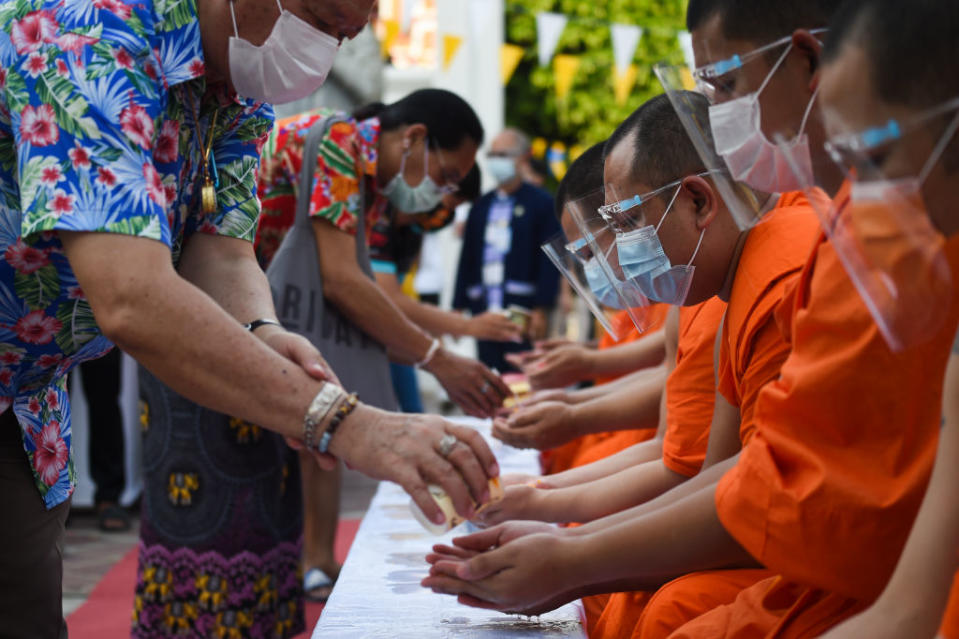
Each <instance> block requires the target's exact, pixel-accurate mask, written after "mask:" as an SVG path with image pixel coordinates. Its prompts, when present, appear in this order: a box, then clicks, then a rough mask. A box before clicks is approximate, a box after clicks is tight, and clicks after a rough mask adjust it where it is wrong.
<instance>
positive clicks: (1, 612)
mask: <svg viewBox="0 0 959 639" xmlns="http://www.w3.org/2000/svg"><path fill="white" fill-rule="evenodd" d="M69 510H70V502H69V500H68V501H66V502H64V503H62V504H60V505H59V506H57V507H55V508H53V509H51V510H47V508H46V506H45V505H44V503H43V499H42V498H41V497H40V492H39V491H38V490H37V486H36V484H35V483H34V480H33V473H32V472H31V471H30V463H29V461H28V460H27V454H26V453H25V452H24V450H23V443H22V442H21V439H20V426H19V425H18V424H17V422H16V418H14V416H13V411H12V410H7V411H6V412H5V413H3V415H0V512H2V513H3V514H4V523H3V525H2V526H0V637H3V639H66V636H67V625H66V622H65V621H64V619H63V526H64V524H65V522H66V520H67V512H69Z"/></svg>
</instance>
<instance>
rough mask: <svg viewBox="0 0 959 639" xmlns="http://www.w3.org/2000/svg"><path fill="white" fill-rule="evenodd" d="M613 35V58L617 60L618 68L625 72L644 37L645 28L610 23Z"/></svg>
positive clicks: (620, 71) (622, 72)
mask: <svg viewBox="0 0 959 639" xmlns="http://www.w3.org/2000/svg"><path fill="white" fill-rule="evenodd" d="M610 32H611V34H612V36H613V59H614V60H615V61H616V70H617V71H619V73H621V74H625V73H626V71H627V70H628V69H629V65H630V64H632V62H633V57H634V56H635V55H636V48H637V47H638V46H639V41H640V39H641V38H642V37H643V30H642V29H641V28H640V27H637V26H636V25H632V24H617V23H615V22H614V23H613V24H612V25H610Z"/></svg>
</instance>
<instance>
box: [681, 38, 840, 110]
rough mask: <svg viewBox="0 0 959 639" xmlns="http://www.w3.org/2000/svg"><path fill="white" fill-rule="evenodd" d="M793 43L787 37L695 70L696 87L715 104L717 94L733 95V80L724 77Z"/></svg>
mask: <svg viewBox="0 0 959 639" xmlns="http://www.w3.org/2000/svg"><path fill="white" fill-rule="evenodd" d="M826 31H828V29H813V30H811V31H810V33H811V34H812V35H820V34H823V33H825V32H826ZM791 42H792V36H791V35H789V36H785V37H783V38H780V39H778V40H776V41H775V42H770V43H769V44H767V45H765V46H762V47H759V48H758V49H754V50H752V51H750V52H749V53H744V54H743V55H739V54H736V55H733V56H732V57H729V58H725V59H723V60H718V61H716V62H713V63H711V64H706V65H703V66H701V67H698V68H697V69H695V70H693V78H695V80H696V86H697V88H699V90H700V91H702V92H703V93H704V94H706V97H707V98H709V101H710V102H713V101H714V97H715V94H716V93H719V92H722V93H732V90H733V87H734V86H735V81H734V79H733V78H725V79H724V78H723V76H725V75H728V74H729V73H732V72H733V71H736V70H737V69H741V68H743V67H744V66H745V65H746V64H747V63H749V62H752V61H753V60H755V59H757V58H758V57H760V56H762V55H763V54H765V53H767V52H769V51H772V50H773V49H776V48H778V47H782V46H785V45H787V44H789V43H791Z"/></svg>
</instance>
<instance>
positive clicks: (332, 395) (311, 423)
mask: <svg viewBox="0 0 959 639" xmlns="http://www.w3.org/2000/svg"><path fill="white" fill-rule="evenodd" d="M344 395H346V391H344V390H343V389H342V388H340V387H339V386H337V385H336V384H332V383H330V382H327V383H325V384H323V387H322V388H320V392H319V393H317V394H316V396H315V397H314V398H313V401H311V402H310V406H309V408H307V409H306V415H305V416H304V417H303V443H304V444H306V447H307V448H308V449H309V450H314V449H315V448H316V442H315V440H316V428H317V426H319V425H320V424H322V423H323V422H324V421H325V420H326V418H327V416H328V415H329V413H330V411H332V410H333V407H334V406H336V404H337V402H338V401H339V400H340V399H341V398H343V396H344Z"/></svg>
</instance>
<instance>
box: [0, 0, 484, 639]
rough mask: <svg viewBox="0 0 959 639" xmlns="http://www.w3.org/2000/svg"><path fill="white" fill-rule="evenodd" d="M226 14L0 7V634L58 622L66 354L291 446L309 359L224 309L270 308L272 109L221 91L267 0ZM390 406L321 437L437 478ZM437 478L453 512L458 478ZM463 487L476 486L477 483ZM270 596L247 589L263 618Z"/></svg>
mask: <svg viewBox="0 0 959 639" xmlns="http://www.w3.org/2000/svg"><path fill="white" fill-rule="evenodd" d="M369 5H370V2H369V1H361V0H357V1H355V2H350V1H348V0H330V1H328V2H327V1H324V2H319V1H315V2H313V1H311V0H306V1H305V2H303V3H300V4H299V5H298V7H297V11H298V12H299V14H300V16H302V17H301V18H300V17H299V16H294V18H299V19H300V20H301V21H304V20H309V21H310V22H311V23H312V25H313V26H311V28H312V29H314V30H315V32H316V33H319V29H320V28H322V29H324V30H325V31H327V32H328V33H330V34H332V35H333V36H334V37H337V38H340V37H343V36H344V35H350V34H352V33H355V32H356V30H358V29H359V28H360V27H361V26H362V24H363V23H364V22H365V21H366V18H367V16H368V12H369ZM231 8H232V5H228V4H225V3H224V4H213V3H205V2H204V3H201V4H200V5H199V6H196V5H195V4H194V2H193V1H192V0H178V1H176V2H170V1H165V0H153V1H151V0H145V1H144V0H137V1H136V2H133V1H129V2H127V1H125V0H77V1H74V2H66V3H64V2H59V1H58V0H12V1H7V2H3V3H0V252H2V254H3V260H2V261H0V364H2V366H0V409H2V410H0V413H2V414H0V456H2V462H3V463H2V464H0V494H2V495H3V496H4V499H5V501H4V511H5V512H4V515H5V523H4V526H3V532H2V536H0V628H2V633H3V634H4V636H10V637H30V638H46V637H58V636H60V635H61V633H65V626H64V624H63V618H62V614H61V601H62V595H61V592H60V583H61V575H62V566H61V563H60V555H59V551H58V550H57V547H58V541H59V539H60V538H61V536H62V532H63V521H64V519H65V517H66V512H67V508H68V503H69V497H70V495H71V493H72V491H73V487H74V483H75V478H76V472H75V469H74V465H73V460H72V456H71V441H70V439H71V429H70V409H69V400H68V396H67V393H66V388H65V380H66V376H67V373H68V372H69V371H70V369H71V368H72V367H73V366H74V365H75V364H76V363H78V362H80V361H84V360H87V359H91V358H94V357H97V356H99V355H101V354H102V353H103V352H105V351H106V350H107V349H109V348H110V346H111V341H113V342H115V343H117V344H119V345H120V346H122V347H123V348H124V349H125V350H126V351H127V352H129V353H130V354H131V355H133V356H134V357H136V358H137V359H138V360H139V361H140V362H141V363H143V364H144V365H145V366H146V367H147V368H149V369H150V370H151V371H153V372H154V373H155V374H156V375H157V377H159V378H160V379H162V380H164V381H165V382H167V383H169V384H171V386H172V387H173V388H174V389H175V390H178V391H179V392H182V393H183V394H184V395H186V396H188V397H190V398H191V399H193V400H196V401H201V402H203V403H204V404H205V405H208V406H211V407H213V408H216V409H219V410H224V411H225V410H229V411H230V412H232V413H234V414H237V415H240V416H242V417H244V418H245V419H248V420H250V421H251V422H253V423H257V424H260V425H262V426H264V427H266V428H268V429H270V430H273V431H276V432H278V433H281V434H283V435H286V436H288V437H289V438H291V441H301V440H302V432H303V431H302V429H303V418H304V414H305V412H306V408H307V407H308V406H309V404H310V402H311V401H312V399H313V398H314V397H315V396H316V395H317V393H318V392H319V390H320V389H321V388H322V385H323V382H322V381H320V380H319V379H318V378H322V377H323V376H324V375H325V374H326V373H325V369H324V366H323V362H322V359H321V358H320V357H319V354H318V353H316V351H315V349H314V348H312V346H310V345H309V344H308V343H306V342H305V340H302V339H300V338H298V337H297V336H295V335H291V334H289V333H286V332H284V331H282V330H281V329H279V328H277V327H276V326H270V325H267V326H264V327H263V328H260V329H259V330H257V332H256V334H255V336H254V335H252V334H251V331H248V330H245V329H244V328H243V325H242V324H241V322H252V321H253V320H256V319H259V318H266V319H269V318H273V317H275V311H274V309H273V305H272V300H271V296H270V293H269V289H268V287H267V285H266V282H265V280H264V278H263V275H262V272H261V271H260V269H259V266H258V265H257V263H256V260H255V258H254V254H253V250H252V244H251V242H250V240H252V237H253V234H254V231H255V228H256V221H257V218H258V215H259V202H258V199H257V197H256V183H255V174H256V170H257V166H258V155H259V151H260V146H261V144H262V142H263V141H264V139H265V136H266V135H267V133H268V132H269V129H270V126H271V121H272V109H271V108H270V107H269V106H268V105H264V104H261V103H257V102H254V101H252V100H247V99H243V98H239V97H237V96H236V94H235V93H233V92H232V90H231V88H230V84H229V78H230V71H229V69H230V66H231V62H232V60H231V59H230V56H229V55H228V53H227V52H228V50H229V48H230V47H229V45H228V43H229V41H230V38H231V36H237V37H236V38H234V40H240V39H241V38H240V37H239V36H241V35H242V38H243V39H248V40H247V43H248V44H254V45H257V44H260V43H262V42H264V41H265V40H266V39H267V37H268V36H269V35H270V34H271V32H272V30H273V29H274V26H275V25H276V24H280V23H279V22H278V21H277V17H278V16H279V14H280V11H279V10H278V8H277V3H276V2H275V1H267V0H246V1H245V2H242V3H240V5H239V6H237V7H235V18H236V20H235V23H233V22H232V21H231V20H230V11H231ZM307 9H309V10H307ZM288 22H289V21H288ZM234 24H235V29H236V30H234V28H233V26H234ZM226 25H230V26H229V27H227V26H226ZM314 71H316V72H317V74H316V75H320V76H321V74H322V71H323V70H322V69H315V70H314ZM305 88H306V89H307V90H309V89H310V88H311V87H309V86H306V87H305ZM211 165H215V166H217V167H218V169H219V170H218V173H217V174H218V176H219V177H218V180H219V184H217V185H216V186H215V190H214V193H213V200H214V201H213V202H212V206H211V207H209V208H208V209H207V210H206V211H204V210H203V208H202V207H201V206H200V195H201V187H202V186H203V185H204V183H205V180H204V173H205V172H207V171H209V169H210V167H211ZM171 258H172V259H171ZM174 264H175V265H176V269H175V268H174ZM238 320H239V321H238ZM256 338H259V339H256ZM291 360H292V361H293V362H294V363H295V365H293V366H291V365H290V364H291ZM390 420H391V418H390V417H389V416H385V415H383V414H380V413H376V412H372V410H371V409H368V408H366V407H360V408H358V409H357V410H356V411H354V413H353V414H352V415H351V416H350V417H349V418H348V419H347V420H346V421H345V422H344V424H343V427H342V428H341V429H340V430H339V431H338V432H337V437H335V438H333V440H332V443H331V449H330V450H331V452H332V453H333V454H336V455H342V456H343V457H344V458H346V459H347V460H348V461H350V462H351V464H353V465H354V466H355V467H357V468H359V469H361V470H363V471H365V472H367V473H377V474H378V476H381V477H392V478H395V479H397V480H398V481H401V483H403V484H404V485H405V486H406V487H407V488H408V489H409V490H414V491H418V490H422V491H425V487H422V486H421V485H422V483H423V480H422V479H419V480H418V481H413V480H412V479H411V477H412V475H413V474H416V473H420V474H422V473H425V475H423V476H426V477H436V478H437V479H439V477H438V475H439V472H438V470H437V468H438V467H441V466H440V464H445V465H446V466H449V463H448V462H446V461H445V460H443V459H442V458H441V457H440V456H439V455H438V453H437V452H436V451H435V442H436V441H437V440H438V439H439V438H440V437H441V436H442V435H443V433H445V432H451V430H452V429H453V428H454V427H452V426H449V425H446V424H442V423H438V422H435V421H432V422H430V421H427V420H421V421H409V420H406V421H401V420H399V419H396V420H395V421H393V422H391V421H390ZM384 427H396V428H399V429H400V432H401V433H405V435H401V441H400V443H399V445H398V447H397V448H396V450H394V451H392V452H390V453H389V461H388V462H384V458H383V455H386V454H387V453H386V451H382V450H378V449H376V445H375V441H376V439H377V438H376V436H375V433H376V432H377V431H379V430H380V429H382V428H384ZM457 434H458V435H459V436H460V437H461V439H465V440H467V441H469V442H470V446H458V447H457V448H461V449H463V450H464V452H465V451H471V454H470V455H468V457H469V458H470V459H471V460H472V461H469V460H463V461H464V462H465V463H472V464H483V467H485V468H487V469H489V467H490V466H489V464H491V463H492V458H491V456H490V455H489V453H488V449H486V448H485V447H483V446H481V445H479V444H476V443H475V440H473V441H470V437H469V435H467V434H465V433H460V432H459V431H457ZM403 442H406V443H405V444H404V443H403ZM473 454H476V455H479V456H480V458H481V459H482V460H484V461H483V462H479V461H477V460H476V458H475V457H474V456H473ZM457 457H461V455H457ZM451 459H452V456H451ZM431 464H432V465H433V470H432V471H430V470H429V469H428V468H427V467H428V466H430V465H431ZM185 475H186V474H182V473H181V476H179V477H178V476H176V473H174V476H173V484H174V486H173V488H175V489H176V490H173V491H171V492H172V493H173V494H174V495H175V497H176V498H177V499H179V500H182V499H185V498H192V499H197V498H200V497H201V496H203V495H208V494H209V491H207V492H204V487H203V486H200V487H199V489H198V490H197V491H194V492H192V493H191V494H190V497H185V495H184V491H183V490H181V489H186V490H188V491H189V489H190V487H191V486H192V485H193V484H192V482H191V481H190V480H191V478H190V477H188V476H185ZM452 475H454V476H455V477H454V481H453V484H452V485H451V486H450V488H451V489H452V490H453V491H454V492H458V493H459V496H460V498H461V502H460V506H461V509H462V510H463V512H466V511H467V510H468V508H467V504H468V501H469V500H468V494H469V492H470V490H471V489H470V488H467V486H466V485H465V483H464V480H462V479H456V477H459V475H457V474H456V473H452ZM473 486H474V487H473V489H472V490H473V491H474V492H475V494H479V491H480V486H485V481H484V482H473ZM422 501H423V503H424V504H426V508H427V509H428V510H430V505H429V504H428V503H427V501H426V499H425V498H424V499H422ZM195 583H196V588H197V589H198V590H202V591H203V592H204V593H207V594H209V597H207V599H206V601H210V602H213V601H219V599H217V597H216V594H217V592H219V591H218V590H216V589H215V588H214V586H212V585H211V580H206V581H202V580H200V579H199V578H198V580H196V582H195ZM203 584H206V585H205V586H204V585H203ZM157 588H158V589H157V592H160V593H163V592H166V593H167V596H172V599H166V600H165V601H164V606H165V607H166V608H167V609H168V610H170V611H171V614H172V613H173V612H174V611H175V610H177V609H182V608H185V607H188V605H192V603H190V602H186V601H182V600H180V599H178V597H180V596H181V594H180V593H178V592H172V593H171V592H169V591H167V590H165V589H164V587H163V583H159V582H158V584H157ZM263 592H265V593H268V594H269V593H271V592H273V591H271V590H270V589H269V588H266V589H265V590H263ZM198 596H199V595H198ZM273 601H274V599H272V598H270V597H269V596H267V597H266V598H263V599H261V600H258V605H262V606H267V608H266V609H267V610H270V611H272V615H273V618H274V619H280V618H281V617H280V614H281V613H280V611H279V610H278V609H277V608H276V607H275V606H273V603H272V602H273ZM241 612H242V613H243V614H242V615H241V614H240V613H241ZM228 613H229V614H227V613H224V612H223V611H222V610H221V611H220V612H219V613H214V612H211V613H210V614H209V616H208V617H206V621H205V623H219V624H221V625H224V624H226V623H228V622H231V623H232V622H233V621H235V620H236V619H238V618H241V617H242V618H244V619H245V618H246V615H247V613H246V612H245V611H234V610H230V611H228ZM171 619H173V620H174V621H175V624H176V628H177V629H178V630H180V631H183V632H190V630H189V628H183V626H182V625H179V624H181V622H182V620H176V619H174V617H172V616H170V615H167V616H166V617H164V618H163V619H162V620H158V621H157V624H161V623H167V621H168V620H171ZM210 619H212V621H210ZM188 621H189V623H191V624H192V623H193V622H194V619H188ZM295 625H296V623H294V624H293V626H295ZM173 629H174V628H173V626H171V625H167V626H166V630H167V631H173ZM266 630H269V632H270V636H274V635H275V634H277V631H276V629H275V628H270V629H264V632H265V631H266ZM156 631H157V632H161V631H162V626H160V625H158V626H157V628H156ZM224 632H225V630H224ZM284 632H286V631H284Z"/></svg>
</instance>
